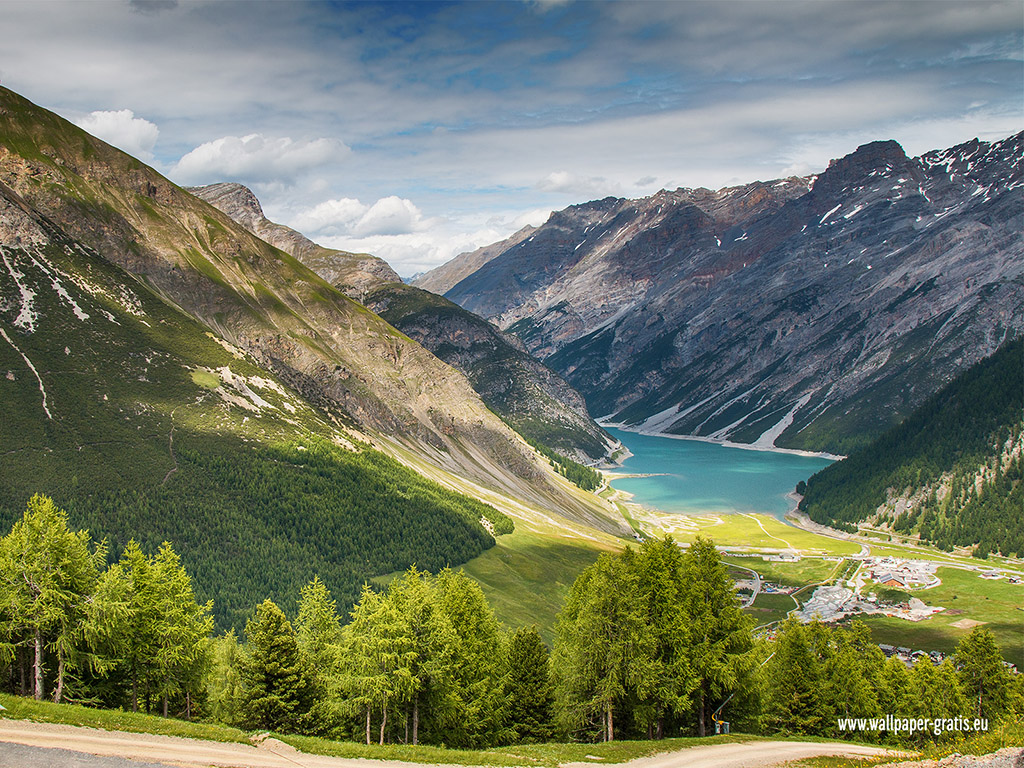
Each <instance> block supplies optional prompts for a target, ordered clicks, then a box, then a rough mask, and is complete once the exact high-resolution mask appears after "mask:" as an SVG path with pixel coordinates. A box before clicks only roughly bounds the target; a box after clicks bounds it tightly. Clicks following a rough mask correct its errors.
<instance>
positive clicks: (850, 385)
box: [447, 134, 1024, 453]
mask: <svg viewBox="0 0 1024 768" xmlns="http://www.w3.org/2000/svg"><path fill="white" fill-rule="evenodd" d="M1022 137H1024V134H1017V135H1015V136H1011V137H1009V138H1006V139H1003V140H1001V141H998V142H994V143H991V144H990V143H986V142H979V141H976V140H975V141H972V142H966V143H964V144H962V145H958V146H957V147H952V148H949V149H947V150H936V151H933V152H930V153H926V154H925V155H922V156H921V157H919V158H909V157H907V155H906V154H905V153H904V152H903V150H902V148H901V147H900V146H899V145H898V144H897V143H896V142H892V141H883V142H872V143H869V144H865V145H862V146H861V147H860V148H858V149H857V150H856V151H854V152H852V153H851V154H850V155H847V156H846V157H844V158H839V159H837V160H835V161H833V162H832V163H831V164H830V166H829V167H828V168H827V169H825V170H824V171H823V172H822V173H820V174H818V175H816V176H812V177H806V178H793V179H783V180H778V181H774V182H756V183H753V184H749V185H744V186H741V187H732V188H726V189H724V190H719V191H718V192H712V191H710V190H686V189H683V190H676V191H675V192H667V191H662V192H659V193H658V194H656V195H654V196H652V197H649V198H643V199H640V200H620V199H617V198H606V199H605V200H601V201H594V202H591V203H585V204H581V205H578V206H572V207H570V208H567V209H565V210H563V211H559V212H556V213H554V214H552V216H551V218H549V220H548V222H547V223H545V224H544V225H543V226H541V227H540V228H539V229H538V230H537V231H536V232H535V233H533V234H532V235H531V236H530V238H529V239H527V240H525V241H522V242H519V243H518V244H516V245H514V246H510V247H505V248H502V247H501V245H500V244H499V245H496V246H492V249H498V250H501V253H500V254H499V255H498V256H496V257H494V258H492V259H491V260H489V261H488V262H487V263H486V264H485V265H483V266H482V267H481V268H479V269H478V270H477V271H476V272H475V273H473V274H471V275H469V276H467V277H464V278H463V279H462V280H461V281H460V282H459V283H457V284H456V285H455V286H453V288H451V289H450V290H449V291H448V293H447V296H448V297H449V298H451V299H453V300H454V301H456V302H457V303H459V304H460V305H463V306H465V307H467V308H469V309H471V310H473V311H476V312H478V313H480V314H482V315H483V316H485V317H488V318H490V319H491V320H492V321H493V322H495V323H496V324H498V325H499V327H502V328H504V329H505V330H507V331H509V332H511V333H514V334H516V335H517V336H519V338H520V339H522V340H523V342H524V344H525V345H526V346H527V348H528V349H529V350H530V351H531V352H533V353H534V354H535V355H537V356H538V357H539V358H540V359H542V360H544V361H545V362H546V363H547V364H548V365H549V366H550V367H552V368H554V369H555V370H556V371H558V372H559V373H561V374H562V375H563V376H565V378H566V379H567V380H568V381H569V382H570V383H571V384H573V385H574V386H576V387H577V388H578V389H579V390H580V391H581V392H582V393H583V394H584V396H585V397H586V398H587V402H588V405H589V406H590V407H591V409H592V410H593V412H595V413H598V414H601V415H602V416H603V417H605V418H607V419H608V420H609V421H612V422H618V423H624V424H625V425H626V426H627V427H628V428H631V429H639V430H641V431H647V432H652V433H662V432H664V433H669V434H679V435H695V436H702V437H711V438H715V439H727V440H731V441H735V442H742V443H752V444H756V445H762V446H765V447H771V446H777V447H786V448H797V449H803V450H813V451H828V452H831V453H848V452H849V451H850V450H852V449H853V448H855V447H856V446H857V445H860V444H864V443H866V442H867V441H869V440H870V439H871V438H872V437H874V436H876V435H877V434H880V433H881V432H882V431H884V429H885V428H887V427H888V426H891V425H892V424H894V423H896V422H898V421H899V420H900V418H902V417H903V416H905V415H906V414H908V413H909V412H910V411H911V410H912V409H913V408H914V407H915V406H916V405H917V404H919V403H920V402H922V401H923V400H924V399H925V398H926V397H927V396H928V395H930V394H931V393H932V392H934V391H936V390H937V389H938V388H940V387H941V386H942V385H943V384H945V383H947V382H948V381H949V380H950V379H951V378H952V377H953V376H954V375H955V374H956V373H957V372H959V371H961V370H963V369H964V368H965V367H967V366H968V365H970V364H971V363H973V362H976V361H977V360H978V359H980V358H981V357H983V356H985V355H987V354H990V353H991V352H993V351H994V350H995V349H996V348H997V347H998V346H999V344H1001V343H1002V342H1003V341H1004V340H1005V339H1006V338H1009V337H1012V336H1015V335H1017V334H1019V333H1021V332H1022V330H1024V245H1022V243H1021V239H1020V237H1019V211H1020V209H1021V187H1022V186H1024V180H1022V157H1024V147H1022V145H1024V138H1022Z"/></svg>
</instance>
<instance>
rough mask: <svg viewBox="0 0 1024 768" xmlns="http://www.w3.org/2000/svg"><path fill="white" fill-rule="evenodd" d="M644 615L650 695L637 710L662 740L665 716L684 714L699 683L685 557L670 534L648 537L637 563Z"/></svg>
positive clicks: (641, 721)
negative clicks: (689, 623) (648, 645)
mask: <svg viewBox="0 0 1024 768" xmlns="http://www.w3.org/2000/svg"><path fill="white" fill-rule="evenodd" d="M635 566H636V569H637V589H638V598H639V608H640V611H641V618H642V621H643V622H644V624H645V625H646V627H647V629H648V630H649V631H650V633H651V643H652V653H653V656H652V659H651V665H650V667H651V669H650V671H649V676H650V696H649V697H648V698H647V699H646V700H645V701H644V702H641V703H640V704H639V706H638V708H637V710H638V711H637V720H638V722H639V724H640V725H645V726H646V728H647V736H648V738H659V739H660V738H662V737H663V736H664V734H665V720H666V718H667V717H670V716H674V715H680V714H682V712H683V711H684V710H685V709H686V708H687V707H688V706H689V704H690V703H691V692H692V691H693V689H694V687H695V686H696V680H695V678H694V673H693V668H692V664H691V659H690V657H691V649H690V642H691V635H690V630H689V628H688V626H687V619H686V615H685V613H684V611H683V610H682V605H683V603H684V599H685V595H686V590H687V585H686V568H685V557H684V555H683V552H682V550H680V548H679V545H678V544H676V542H675V541H674V540H673V539H672V538H671V537H670V536H666V537H665V538H663V539H649V540H647V541H645V542H644V543H643V545H642V546H641V547H640V552H639V553H638V555H637V557H636V561H635Z"/></svg>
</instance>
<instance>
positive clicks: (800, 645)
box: [761, 619, 827, 734]
mask: <svg viewBox="0 0 1024 768" xmlns="http://www.w3.org/2000/svg"><path fill="white" fill-rule="evenodd" d="M815 645H816V644H815V638H814V636H813V634H812V629H811V628H810V627H808V626H807V625H803V624H799V623H798V622H797V621H796V620H795V619H787V620H786V621H785V623H783V625H782V627H781V629H780V630H779V633H778V635H777V636H776V639H775V644H774V656H772V657H771V658H770V659H769V660H768V662H767V663H766V664H765V665H764V666H763V667H762V668H761V677H762V681H763V683H762V684H763V688H764V710H763V713H762V725H763V727H764V728H765V729H766V730H768V731H770V732H783V733H807V734H817V733H820V732H821V731H822V730H823V729H824V727H825V725H826V724H827V721H826V720H825V717H824V716H823V710H824V709H825V707H826V700H825V696H824V692H825V688H826V686H825V683H826V678H825V671H824V669H823V667H822V663H821V659H820V658H819V655H818V652H817V648H816V647H815Z"/></svg>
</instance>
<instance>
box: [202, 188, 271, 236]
mask: <svg viewBox="0 0 1024 768" xmlns="http://www.w3.org/2000/svg"><path fill="white" fill-rule="evenodd" d="M188 191H189V192H191V193H192V194H194V195H197V196H198V197H202V198H203V199H204V200H206V202H208V203H210V204H211V205H213V206H214V207H215V208H220V210H222V211H224V213H226V214H227V215H228V216H230V217H231V218H232V219H234V220H235V221H237V222H239V223H240V224H241V223H243V222H252V223H255V222H258V221H260V220H263V219H265V218H266V217H265V216H264V215H263V206H261V205H260V201H259V200H258V199H257V198H256V195H255V194H253V191H252V190H251V189H249V188H248V187H246V186H245V185H243V184H238V183H236V182H233V181H222V182H218V183H216V184H209V185H207V186H205V187H190V188H188ZM243 225H244V226H245V227H246V229H250V230H251V229H252V227H250V226H248V224H243Z"/></svg>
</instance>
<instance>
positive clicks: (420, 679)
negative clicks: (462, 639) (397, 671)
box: [388, 567, 459, 744]
mask: <svg viewBox="0 0 1024 768" xmlns="http://www.w3.org/2000/svg"><path fill="white" fill-rule="evenodd" d="M388 599H389V600H391V601H392V602H393V603H394V605H395V608H396V610H398V612H399V613H400V614H401V615H402V616H403V617H404V618H405V621H406V626H407V628H408V631H409V641H410V644H411V645H410V650H411V653H412V655H411V656H410V663H409V672H410V675H411V682H412V690H411V693H410V696H411V700H410V701H408V702H406V704H407V711H406V713H405V715H406V735H405V740H406V741H407V742H409V741H411V742H412V743H413V744H419V742H420V731H421V724H425V725H426V726H427V730H428V731H433V732H434V734H435V735H436V736H437V738H436V739H435V740H436V741H438V742H440V741H444V740H445V735H446V733H447V732H448V730H447V729H448V727H449V726H450V725H451V724H452V721H453V719H454V718H455V716H456V713H457V710H458V705H459V693H458V690H457V689H456V679H455V674H456V671H455V666H456V663H457V662H456V653H455V652H456V648H457V638H456V636H455V630H454V628H453V627H452V624H451V621H450V620H449V618H448V616H447V615H446V614H445V613H444V611H442V610H441V607H440V604H439V593H438V589H437V585H436V583H435V580H434V579H433V578H432V577H431V576H430V574H427V573H424V572H423V571H419V570H417V569H416V568H415V567H412V568H410V569H409V570H408V571H406V572H405V574H404V575H403V576H402V578H400V579H397V580H395V581H394V582H392V583H391V587H390V588H389V589H388Z"/></svg>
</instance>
